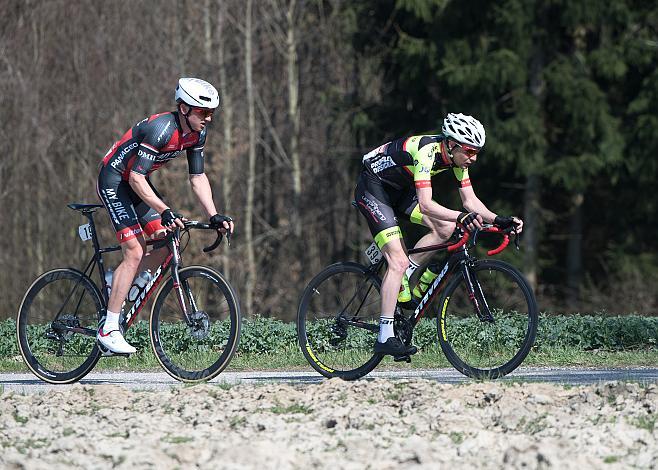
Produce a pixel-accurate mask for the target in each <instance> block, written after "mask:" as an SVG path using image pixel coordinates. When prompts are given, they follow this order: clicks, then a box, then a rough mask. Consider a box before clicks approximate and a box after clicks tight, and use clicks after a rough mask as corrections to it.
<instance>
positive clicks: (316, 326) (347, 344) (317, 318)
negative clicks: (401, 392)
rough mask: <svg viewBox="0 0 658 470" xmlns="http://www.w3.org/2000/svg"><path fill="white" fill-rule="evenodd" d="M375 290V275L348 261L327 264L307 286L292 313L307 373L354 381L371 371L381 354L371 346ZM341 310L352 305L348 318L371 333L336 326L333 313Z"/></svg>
mask: <svg viewBox="0 0 658 470" xmlns="http://www.w3.org/2000/svg"><path fill="white" fill-rule="evenodd" d="M323 285H324V286H326V287H323V288H322V289H320V288H321V287H322V286H323ZM380 288H381V280H380V279H379V277H378V276H377V275H375V274H372V273H371V272H369V271H368V269H367V268H366V267H365V266H362V265H360V264H357V263H351V262H343V263H336V264H332V265H330V266H328V267H326V268H325V269H324V270H322V271H321V272H320V273H319V274H317V275H316V276H315V277H314V278H313V279H312V280H311V281H310V282H309V283H308V285H307V286H306V289H304V292H303V294H302V297H301V299H300V302H299V308H298V310H297V339H298V342H299V347H300V349H301V351H302V354H304V357H305V358H306V360H307V361H308V363H309V364H310V365H311V367H313V369H315V370H316V371H317V372H319V373H320V374H322V375H323V376H325V377H328V378H333V377H339V378H341V379H344V380H356V379H358V378H361V377H363V376H364V375H366V374H368V373H369V372H370V371H372V370H373V369H374V368H375V367H377V365H378V364H379V363H380V362H381V360H382V358H383V356H382V355H379V354H374V353H373V352H372V348H373V346H374V344H375V341H376V340H377V332H378V330H379V316H380V314H379V311H380V308H381V297H380V292H379V291H380ZM325 293H326V295H325ZM371 294H372V295H371ZM349 299H352V302H349ZM346 302H348V303H347V304H346ZM347 307H350V308H357V307H358V308H357V310H356V311H354V310H350V312H349V313H350V315H351V316H350V317H349V318H350V319H351V320H363V321H365V322H366V323H368V325H370V327H371V328H373V330H372V331H371V330H365V329H363V328H359V327H356V326H350V325H345V324H343V323H341V324H339V320H338V319H337V315H336V312H337V311H339V312H344V311H345V309H346V308H347ZM341 318H342V317H341Z"/></svg>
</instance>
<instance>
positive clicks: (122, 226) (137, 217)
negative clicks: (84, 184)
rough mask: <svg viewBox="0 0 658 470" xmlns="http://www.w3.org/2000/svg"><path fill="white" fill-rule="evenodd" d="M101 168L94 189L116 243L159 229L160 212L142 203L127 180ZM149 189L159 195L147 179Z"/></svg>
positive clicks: (160, 225)
mask: <svg viewBox="0 0 658 470" xmlns="http://www.w3.org/2000/svg"><path fill="white" fill-rule="evenodd" d="M106 168H107V167H104V168H102V169H101V172H100V174H99V175H98V183H97V185H96V192H97V193H98V197H100V199H101V201H102V202H103V205H104V206H105V208H106V209H107V212H108V213H109V214H110V220H111V221H112V225H113V226H114V230H115V232H116V234H117V239H118V240H119V243H123V242H126V241H128V240H132V239H133V238H136V237H137V236H140V235H141V234H142V232H145V233H146V235H148V236H149V237H150V236H152V235H153V234H154V233H155V232H157V231H159V230H164V229H165V228H164V227H163V226H162V223H161V221H160V214H158V213H157V211H156V210H155V209H153V208H152V207H150V206H149V205H148V204H146V203H145V202H144V201H142V199H141V198H140V197H139V196H138V195H137V193H135V191H134V190H133V188H131V187H130V184H129V183H128V182H127V181H123V180H121V178H120V176H121V175H119V178H116V173H114V172H111V171H106ZM147 181H148V183H149V186H151V189H153V192H155V194H156V195H157V196H158V197H159V198H160V199H162V197H161V196H160V194H159V193H158V191H157V190H156V189H155V187H154V186H153V185H152V184H151V182H150V181H149V180H148V178H147Z"/></svg>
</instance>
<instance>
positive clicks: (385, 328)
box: [354, 113, 523, 357]
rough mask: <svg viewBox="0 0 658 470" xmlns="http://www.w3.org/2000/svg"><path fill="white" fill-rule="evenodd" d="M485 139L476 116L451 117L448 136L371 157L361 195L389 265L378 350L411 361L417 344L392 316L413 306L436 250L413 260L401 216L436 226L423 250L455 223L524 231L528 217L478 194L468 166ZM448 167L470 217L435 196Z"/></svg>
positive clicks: (383, 149)
mask: <svg viewBox="0 0 658 470" xmlns="http://www.w3.org/2000/svg"><path fill="white" fill-rule="evenodd" d="M484 141H485V131H484V127H483V126H482V124H481V123H480V122H479V121H478V120H477V119H475V118H473V117H472V116H466V115H464V114H453V113H450V114H448V116H446V118H445V119H444V120H443V127H442V134H439V135H416V136H412V137H408V138H403V139H398V140H394V141H392V142H388V143H386V144H384V145H381V146H379V147H378V148H376V149H374V150H373V151H371V152H369V153H367V154H366V155H364V157H363V170H362V171H361V174H360V176H359V181H358V183H357V186H356V189H355V194H354V197H355V201H356V203H357V205H358V208H359V210H360V212H361V213H362V214H363V216H364V217H365V218H366V220H367V221H368V226H369V228H370V231H371V233H372V235H373V237H374V238H375V241H376V243H377V245H378V246H379V248H380V249H381V251H382V252H383V255H384V257H385V258H386V261H387V266H388V267H387V270H386V273H385V274H384V277H383V278H382V286H381V297H382V307H381V317H380V323H379V336H378V337H377V342H376V343H375V347H374V351H375V352H376V353H380V354H390V355H393V356H396V357H405V356H408V355H409V354H414V353H415V352H416V348H415V347H414V346H410V347H406V346H405V345H404V344H403V343H402V342H401V341H400V340H399V339H397V338H396V337H395V336H394V332H393V319H394V313H395V308H396V305H397V304H398V303H400V304H401V305H402V306H411V307H413V306H414V305H413V302H412V297H411V293H410V292H409V278H410V277H411V276H412V275H413V273H414V271H415V270H416V269H417V268H418V267H419V266H420V265H421V264H422V263H423V262H424V261H426V258H427V257H428V256H431V253H429V254H416V255H413V256H414V258H409V257H407V254H406V253H405V250H404V245H403V241H402V234H401V233H400V228H399V226H398V220H397V217H398V216H402V217H406V218H408V219H409V220H410V221H411V222H413V223H417V224H422V225H425V226H427V227H429V229H430V232H429V233H428V234H427V235H425V236H424V237H423V238H421V239H420V240H419V241H418V243H416V246H415V247H416V248H420V247H424V246H430V245H434V244H439V243H443V242H445V241H446V240H447V239H448V238H450V236H451V235H452V233H453V232H454V230H455V223H461V224H463V225H464V226H465V227H466V228H467V229H469V230H473V229H475V228H480V227H481V224H482V223H483V222H487V223H495V224H497V225H499V226H501V227H509V226H511V225H515V226H516V229H517V232H519V233H520V232H521V230H522V229H523V222H522V221H521V219H519V218H517V217H503V216H499V215H496V214H495V213H493V212H491V211H490V210H489V209H488V208H487V207H486V206H485V205H484V203H483V202H482V201H480V199H479V198H478V197H477V196H476V195H475V192H474V190H473V186H472V184H471V180H470V177H469V175H468V168H469V167H470V166H471V165H472V164H473V163H475V161H476V159H477V155H478V153H479V151H480V150H481V149H482V147H483V146H484ZM449 169H451V170H452V173H453V174H454V176H455V178H456V180H457V186H458V188H459V195H460V197H461V200H462V204H463V206H464V208H465V209H466V211H465V212H460V211H455V210H452V209H448V208H447V207H444V206H442V205H440V204H438V203H437V202H435V201H434V200H433V199H432V183H431V177H432V176H434V175H436V174H438V173H441V172H443V171H446V170H449Z"/></svg>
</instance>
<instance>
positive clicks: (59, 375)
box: [16, 268, 104, 384]
mask: <svg viewBox="0 0 658 470" xmlns="http://www.w3.org/2000/svg"><path fill="white" fill-rule="evenodd" d="M62 281H70V283H71V286H70V287H69V289H66V285H64V283H63V282H62ZM78 286H79V288H80V289H81V290H80V293H78V292H77V289H78ZM71 289H73V290H71ZM68 294H71V295H68ZM76 303H77V305H75V304H76ZM65 307H66V313H64V314H63V315H60V319H62V322H63V323H64V324H65V325H68V326H79V327H85V328H89V329H90V330H91V329H93V330H96V329H97V328H98V322H99V321H100V319H101V316H102V311H103V307H104V302H103V300H102V296H101V293H100V291H99V290H98V287H97V286H96V285H95V284H94V283H93V281H92V280H91V279H89V277H88V276H86V275H85V274H84V273H82V272H80V271H78V270H76V269H73V268H59V269H53V270H51V271H48V272H45V273H43V274H42V275H40V276H39V277H38V278H37V279H36V280H35V281H34V282H33V283H32V285H31V286H30V287H29V288H28V290H27V291H26V293H25V296H24V297H23V300H22V301H21V304H20V306H19V308H18V313H17V317H16V338H17V342H18V349H19V350H20V353H21V356H23V360H24V361H25V363H26V364H27V366H28V368H29V369H30V370H31V371H32V373H33V374H34V375H36V376H37V377H39V378H40V379H41V380H43V381H45V382H49V383H52V384H69V383H73V382H77V381H78V380H80V379H81V378H83V377H84V376H85V375H87V374H88V373H89V372H90V371H91V370H92V369H93V368H94V366H95V365H96V363H97V362H98V360H99V359H100V357H101V352H100V350H99V349H98V344H97V342H96V336H95V335H94V336H87V335H84V334H81V333H75V332H70V331H66V330H64V329H61V328H57V327H56V326H54V323H53V322H54V320H55V316H56V315H57V312H58V311H59V312H61V311H63V310H64V309H65ZM73 307H75V309H73ZM53 348H57V349H58V350H57V351H53ZM67 361H68V362H67ZM78 362H80V363H79V364H78ZM69 363H70V364H73V365H72V366H69ZM76 364H77V365H76Z"/></svg>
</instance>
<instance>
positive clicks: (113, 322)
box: [103, 310, 119, 333]
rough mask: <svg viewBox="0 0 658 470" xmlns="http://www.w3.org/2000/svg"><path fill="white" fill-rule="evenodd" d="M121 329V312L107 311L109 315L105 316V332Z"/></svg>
mask: <svg viewBox="0 0 658 470" xmlns="http://www.w3.org/2000/svg"><path fill="white" fill-rule="evenodd" d="M118 329H119V314H118V313H114V312H110V311H109V310H108V311H107V316H106V317H105V324H104V325H103V333H109V332H110V331H112V330H118Z"/></svg>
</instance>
